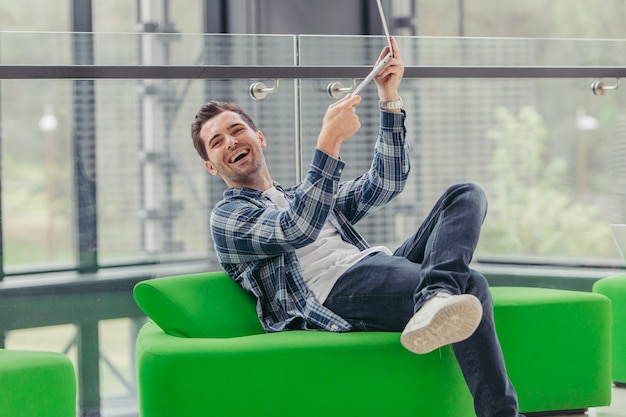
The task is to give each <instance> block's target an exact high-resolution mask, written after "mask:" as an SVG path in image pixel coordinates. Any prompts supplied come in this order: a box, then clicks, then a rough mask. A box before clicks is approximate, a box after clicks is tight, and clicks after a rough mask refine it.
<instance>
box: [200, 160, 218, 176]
mask: <svg viewBox="0 0 626 417" xmlns="http://www.w3.org/2000/svg"><path fill="white" fill-rule="evenodd" d="M204 166H205V167H206V170H207V171H209V172H210V173H211V174H213V175H220V174H219V172H217V168H215V165H213V164H212V163H211V161H204Z"/></svg>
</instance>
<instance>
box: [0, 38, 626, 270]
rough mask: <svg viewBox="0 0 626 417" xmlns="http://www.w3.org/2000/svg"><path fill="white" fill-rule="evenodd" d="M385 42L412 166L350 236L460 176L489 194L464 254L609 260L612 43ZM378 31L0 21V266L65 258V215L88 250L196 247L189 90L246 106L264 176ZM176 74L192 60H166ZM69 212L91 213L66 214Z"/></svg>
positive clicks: (617, 135)
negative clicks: (22, 28) (398, 65)
mask: <svg viewBox="0 0 626 417" xmlns="http://www.w3.org/2000/svg"><path fill="white" fill-rule="evenodd" d="M398 41H399V44H400V49H401V53H402V57H403V60H404V61H405V63H406V65H407V68H406V77H405V80H404V82H403V85H402V94H403V98H404V102H405V107H406V110H407V113H408V119H407V123H408V130H409V140H410V142H411V144H412V148H413V165H414V168H413V172H412V178H411V180H410V181H409V184H408V189H407V190H406V191H405V192H404V194H403V195H402V196H401V197H400V198H399V199H398V200H397V201H396V202H394V203H393V204H392V205H390V206H389V207H387V208H385V209H383V210H382V211H381V212H380V213H378V214H377V215H375V216H373V217H372V218H370V219H369V220H368V221H366V222H364V223H363V224H362V225H360V227H361V228H362V230H363V233H364V234H365V235H366V236H367V238H368V240H370V241H371V242H377V243H383V244H387V245H390V246H393V245H396V244H397V243H398V242H399V241H400V240H401V239H402V232H404V231H405V230H410V229H412V228H415V227H416V226H417V225H418V224H419V222H420V220H421V219H422V218H423V217H424V215H425V214H426V211H427V210H428V209H429V207H430V205H431V204H432V202H433V201H434V199H435V198H436V197H437V196H438V195H439V194H440V193H441V192H442V191H443V190H444V189H445V188H446V187H447V185H449V184H451V183H453V182H457V181H475V182H478V183H479V184H480V185H482V186H483V187H484V188H485V189H486V191H487V193H488V195H489V198H490V207H491V210H490V213H489V215H488V217H487V220H486V222H485V226H484V233H483V237H482V239H481V244H480V248H479V251H478V254H477V256H478V257H479V258H484V259H488V258H490V257H492V256H498V257H501V256H504V257H511V258H515V259H517V260H520V261H522V262H523V258H524V257H530V258H532V259H533V262H536V261H537V258H541V259H544V260H545V261H546V262H550V261H552V260H554V259H559V262H563V261H565V262H567V260H568V259H571V260H572V262H574V263H576V264H578V263H579V262H580V260H581V259H582V258H585V259H589V260H591V261H592V262H599V263H606V264H610V265H612V264H616V263H619V257H618V252H617V250H616V248H615V247H614V244H613V241H612V239H611V236H610V232H609V228H608V224H609V223H623V222H626V219H625V218H626V213H625V211H626V205H625V204H624V203H625V201H624V192H623V191H622V190H624V189H625V188H624V186H623V185H624V182H626V177H625V174H624V171H623V169H622V168H621V167H622V166H624V152H625V151H624V149H626V138H625V137H624V134H623V132H624V123H625V122H624V120H622V119H623V118H622V116H621V113H622V112H621V111H620V110H621V108H622V106H623V100H624V97H625V96H624V94H623V92H622V91H621V90H619V89H618V90H616V91H607V94H605V95H604V96H602V97H600V96H596V95H594V94H593V93H592V91H591V88H590V85H591V83H592V82H594V81H597V80H598V79H601V77H606V76H615V77H619V76H621V75H623V73H624V72H626V70H625V69H624V68H623V66H624V61H625V60H626V54H624V53H623V52H624V48H625V47H626V42H624V41H619V40H564V39H497V38H496V39H493V38H483V39H473V38H469V39H468V38H419V37H418V38H411V37H400V38H399V39H398ZM383 45H384V40H383V38H381V37H379V36H368V37H351V36H299V37H295V36H286V35H267V36H260V35H182V34H174V35H172V34H143V35H138V34H75V33H1V34H0V63H1V64H2V67H0V77H2V81H0V88H1V91H0V94H1V99H2V109H1V113H0V117H1V120H2V127H3V129H2V137H1V140H2V166H3V170H2V178H1V186H2V207H3V211H2V218H1V221H2V230H3V236H2V248H3V271H4V273H5V274H13V273H18V272H24V271H28V270H29V268H34V267H36V268H35V269H36V270H39V269H40V268H41V267H44V268H46V267H50V268H51V269H54V268H69V269H72V268H74V267H77V266H76V265H78V264H80V262H81V259H80V256H81V255H80V253H78V254H77V251H76V249H75V247H76V246H77V242H78V241H79V239H78V237H80V236H79V235H77V231H78V232H79V233H82V234H83V235H84V234H85V233H87V234H89V233H90V234H91V235H92V236H88V237H87V239H85V236H82V238H83V242H82V244H81V245H79V246H81V247H82V251H83V252H84V251H85V250H93V251H95V252H96V254H97V259H96V260H95V261H94V265H95V267H96V268H97V267H100V266H102V265H110V264H115V263H143V262H162V261H163V260H167V259H177V258H181V257H182V258H183V259H186V258H188V257H190V258H206V257H209V258H212V256H213V255H212V250H211V242H210V238H209V233H208V229H207V223H208V213H209V210H210V208H211V206H212V205H213V204H214V203H215V202H216V201H217V200H219V198H220V196H221V192H222V190H223V185H222V183H221V181H220V180H219V179H216V178H211V177H210V176H209V175H208V174H207V173H206V172H205V171H204V169H203V166H202V162H201V160H200V159H199V158H198V157H197V156H196V155H195V154H194V150H193V148H192V146H191V142H190V139H189V124H190V122H191V120H192V118H193V115H194V114H195V112H196V110H197V108H198V107H199V105H200V104H202V103H203V102H205V101H207V100H209V99H219V100H229V101H235V102H237V103H239V104H241V105H242V106H243V107H244V108H246V109H247V110H248V111H249V112H250V113H251V114H252V116H253V117H255V118H256V119H257V120H258V123H259V125H260V126H261V128H262V129H263V130H264V132H265V134H266V136H267V137H268V138H269V140H270V146H271V147H272V150H271V151H270V152H268V153H267V157H268V159H269V164H270V167H271V169H272V174H273V175H274V177H275V178H276V179H277V180H278V181H280V182H283V183H286V184H290V183H293V182H294V181H296V180H297V179H298V178H299V177H300V176H301V174H302V170H305V169H306V167H307V165H308V161H309V159H310V156H311V152H312V149H313V147H314V143H315V138H316V135H317V133H318V130H319V127H320V122H321V119H322V117H323V114H324V111H325V109H326V107H327V106H328V105H329V104H330V103H331V102H332V100H333V99H332V98H331V97H330V96H329V95H328V87H329V84H330V83H331V82H336V81H339V82H341V83H342V85H343V86H344V87H349V86H350V85H351V83H352V79H351V78H352V77H350V76H346V75H347V74H351V72H350V71H353V72H354V74H355V76H354V77H355V78H360V77H362V76H363V75H364V74H365V73H367V71H368V69H369V66H370V65H371V63H372V62H374V61H375V60H376V58H377V56H378V54H379V52H380V49H381V48H382V46H383ZM84 67H88V71H87V72H86V73H76V72H72V71H74V70H76V69H78V68H83V69H84ZM159 69H162V70H163V71H164V72H159V71H156V72H155V70H159ZM190 69H195V71H194V72H189V71H190ZM273 70H275V71H276V73H277V74H278V75H277V76H276V78H277V79H278V78H280V80H279V81H280V86H279V88H278V91H277V92H276V93H274V94H270V95H268V96H267V97H266V98H265V99H264V100H253V99H252V98H251V97H250V95H249V89H250V87H251V85H252V84H253V82H255V80H257V81H258V80H259V79H262V80H263V81H264V83H266V85H267V87H268V88H271V87H272V86H273V85H274V84H275V83H276V81H275V80H272V79H271V78H269V77H268V75H270V74H272V71H273ZM46 71H47V72H46ZM190 73H193V74H198V75H199V77H200V78H198V77H196V78H194V79H191V78H186V79H185V78H182V77H185V76H187V75H180V74H190ZM257 73H258V74H260V75H261V76H260V77H255V74H257ZM45 74H52V76H49V77H46V76H45ZM142 74H145V75H144V76H143V77H141V75H142ZM172 74H179V75H177V76H173V75H172ZM463 74H465V75H463ZM230 77H232V78H230ZM229 78H230V79H229ZM603 81H604V82H605V85H607V86H609V87H610V86H611V85H612V84H615V83H616V82H617V81H616V80H615V79H612V78H607V79H604V80H603ZM364 98H365V100H364V102H363V103H362V105H361V106H360V109H359V110H360V111H359V113H360V116H361V118H362V120H363V121H364V122H365V123H364V127H363V129H362V130H361V131H360V133H359V134H358V135H357V137H355V138H354V139H353V140H351V141H350V142H349V143H348V144H347V145H346V146H345V147H344V150H343V155H342V157H343V159H344V160H346V162H347V163H348V170H347V172H346V173H345V174H344V178H349V177H350V176H354V175H358V174H359V173H360V172H362V171H363V170H365V169H366V168H367V166H368V160H369V158H370V155H371V148H372V144H373V141H374V140H375V136H376V125H377V120H378V119H377V113H378V111H377V102H376V92H375V87H374V85H371V86H370V87H369V88H368V89H367V90H366V92H365V93H364ZM77 164H78V165H77ZM76 175H78V177H77V176H76ZM81 181H87V182H91V183H90V184H89V186H90V187H91V188H90V190H91V192H90V191H89V190H88V191H87V193H86V194H81V191H80V189H81V187H80V186H79V185H78V184H79V183H80V182H81ZM85 197H89V198H87V199H86V200H85ZM81 198H82V200H81ZM92 200H93V201H92ZM81 216H83V218H85V216H87V218H88V221H87V224H88V225H89V224H91V225H92V226H93V227H92V229H93V230H90V229H89V227H87V229H85V228H84V227H83V228H77V226H76V225H77V223H79V221H80V219H79V218H80V217H81ZM89 219H91V220H89ZM89 222H91V223H89ZM89 245H91V246H89ZM79 252H80V250H79Z"/></svg>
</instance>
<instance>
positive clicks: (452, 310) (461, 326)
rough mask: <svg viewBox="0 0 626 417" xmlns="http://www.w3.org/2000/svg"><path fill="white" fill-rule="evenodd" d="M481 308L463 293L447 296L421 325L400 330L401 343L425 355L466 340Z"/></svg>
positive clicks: (478, 302)
mask: <svg viewBox="0 0 626 417" xmlns="http://www.w3.org/2000/svg"><path fill="white" fill-rule="evenodd" d="M482 314H483V309H482V305H481V304H480V301H479V300H478V299H477V298H476V297H474V296H472V295H467V294H463V295H460V296H457V297H454V298H451V299H450V302H449V303H448V304H444V305H443V306H442V307H441V308H440V309H439V310H438V311H437V312H436V313H435V314H434V315H433V317H432V319H431V320H430V322H429V323H426V324H425V325H424V326H422V327H420V328H418V329H415V330H411V331H406V330H405V332H403V333H402V336H401V337H400V342H401V343H402V346H404V347H405V348H406V349H407V350H409V351H411V352H413V353H418V354H424V353H429V352H432V351H433V350H435V349H437V348H439V347H441V346H444V345H448V344H451V343H456V342H460V341H462V340H465V339H467V338H468V337H470V336H471V335H472V334H474V331H476V328H477V327H478V325H479V324H480V321H481V319H482Z"/></svg>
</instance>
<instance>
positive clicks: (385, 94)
mask: <svg viewBox="0 0 626 417" xmlns="http://www.w3.org/2000/svg"><path fill="white" fill-rule="evenodd" d="M391 45H392V46H393V58H391V61H389V64H387V66H386V67H385V68H384V69H383V70H382V71H381V72H380V73H379V74H378V75H377V76H376V77H375V78H374V81H375V82H376V87H377V88H378V96H379V98H380V99H381V100H385V101H396V100H399V99H400V94H399V93H398V88H399V87H400V82H401V81H402V76H403V75H404V63H403V62H402V60H401V59H400V48H398V44H397V42H396V39H395V38H393V37H392V38H391ZM388 53H389V47H388V46H385V48H384V49H383V51H382V52H381V53H380V57H379V58H378V61H380V60H381V59H383V58H384V57H385V56H387V54H388Z"/></svg>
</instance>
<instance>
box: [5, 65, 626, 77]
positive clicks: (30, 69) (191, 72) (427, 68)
mask: <svg viewBox="0 0 626 417" xmlns="http://www.w3.org/2000/svg"><path fill="white" fill-rule="evenodd" d="M370 70H371V66H368V65H351V66H337V65H334V66H333V65H330V66H321V65H319V66H317V65H301V66H280V65H258V66H249V65H248V66H238V65H210V66H205V65H188V66H185V65H167V66H145V65H127V66H119V65H0V79H5V80H6V79H91V80H93V79H216V80H227V79H345V78H363V77H364V76H365V75H367V73H368V72H369V71H370ZM404 77H405V78H624V77H626V67H600V66H589V67H569V66H567V67H566V66H553V67H542V66H434V65H408V66H406V67H405V71H404Z"/></svg>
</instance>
